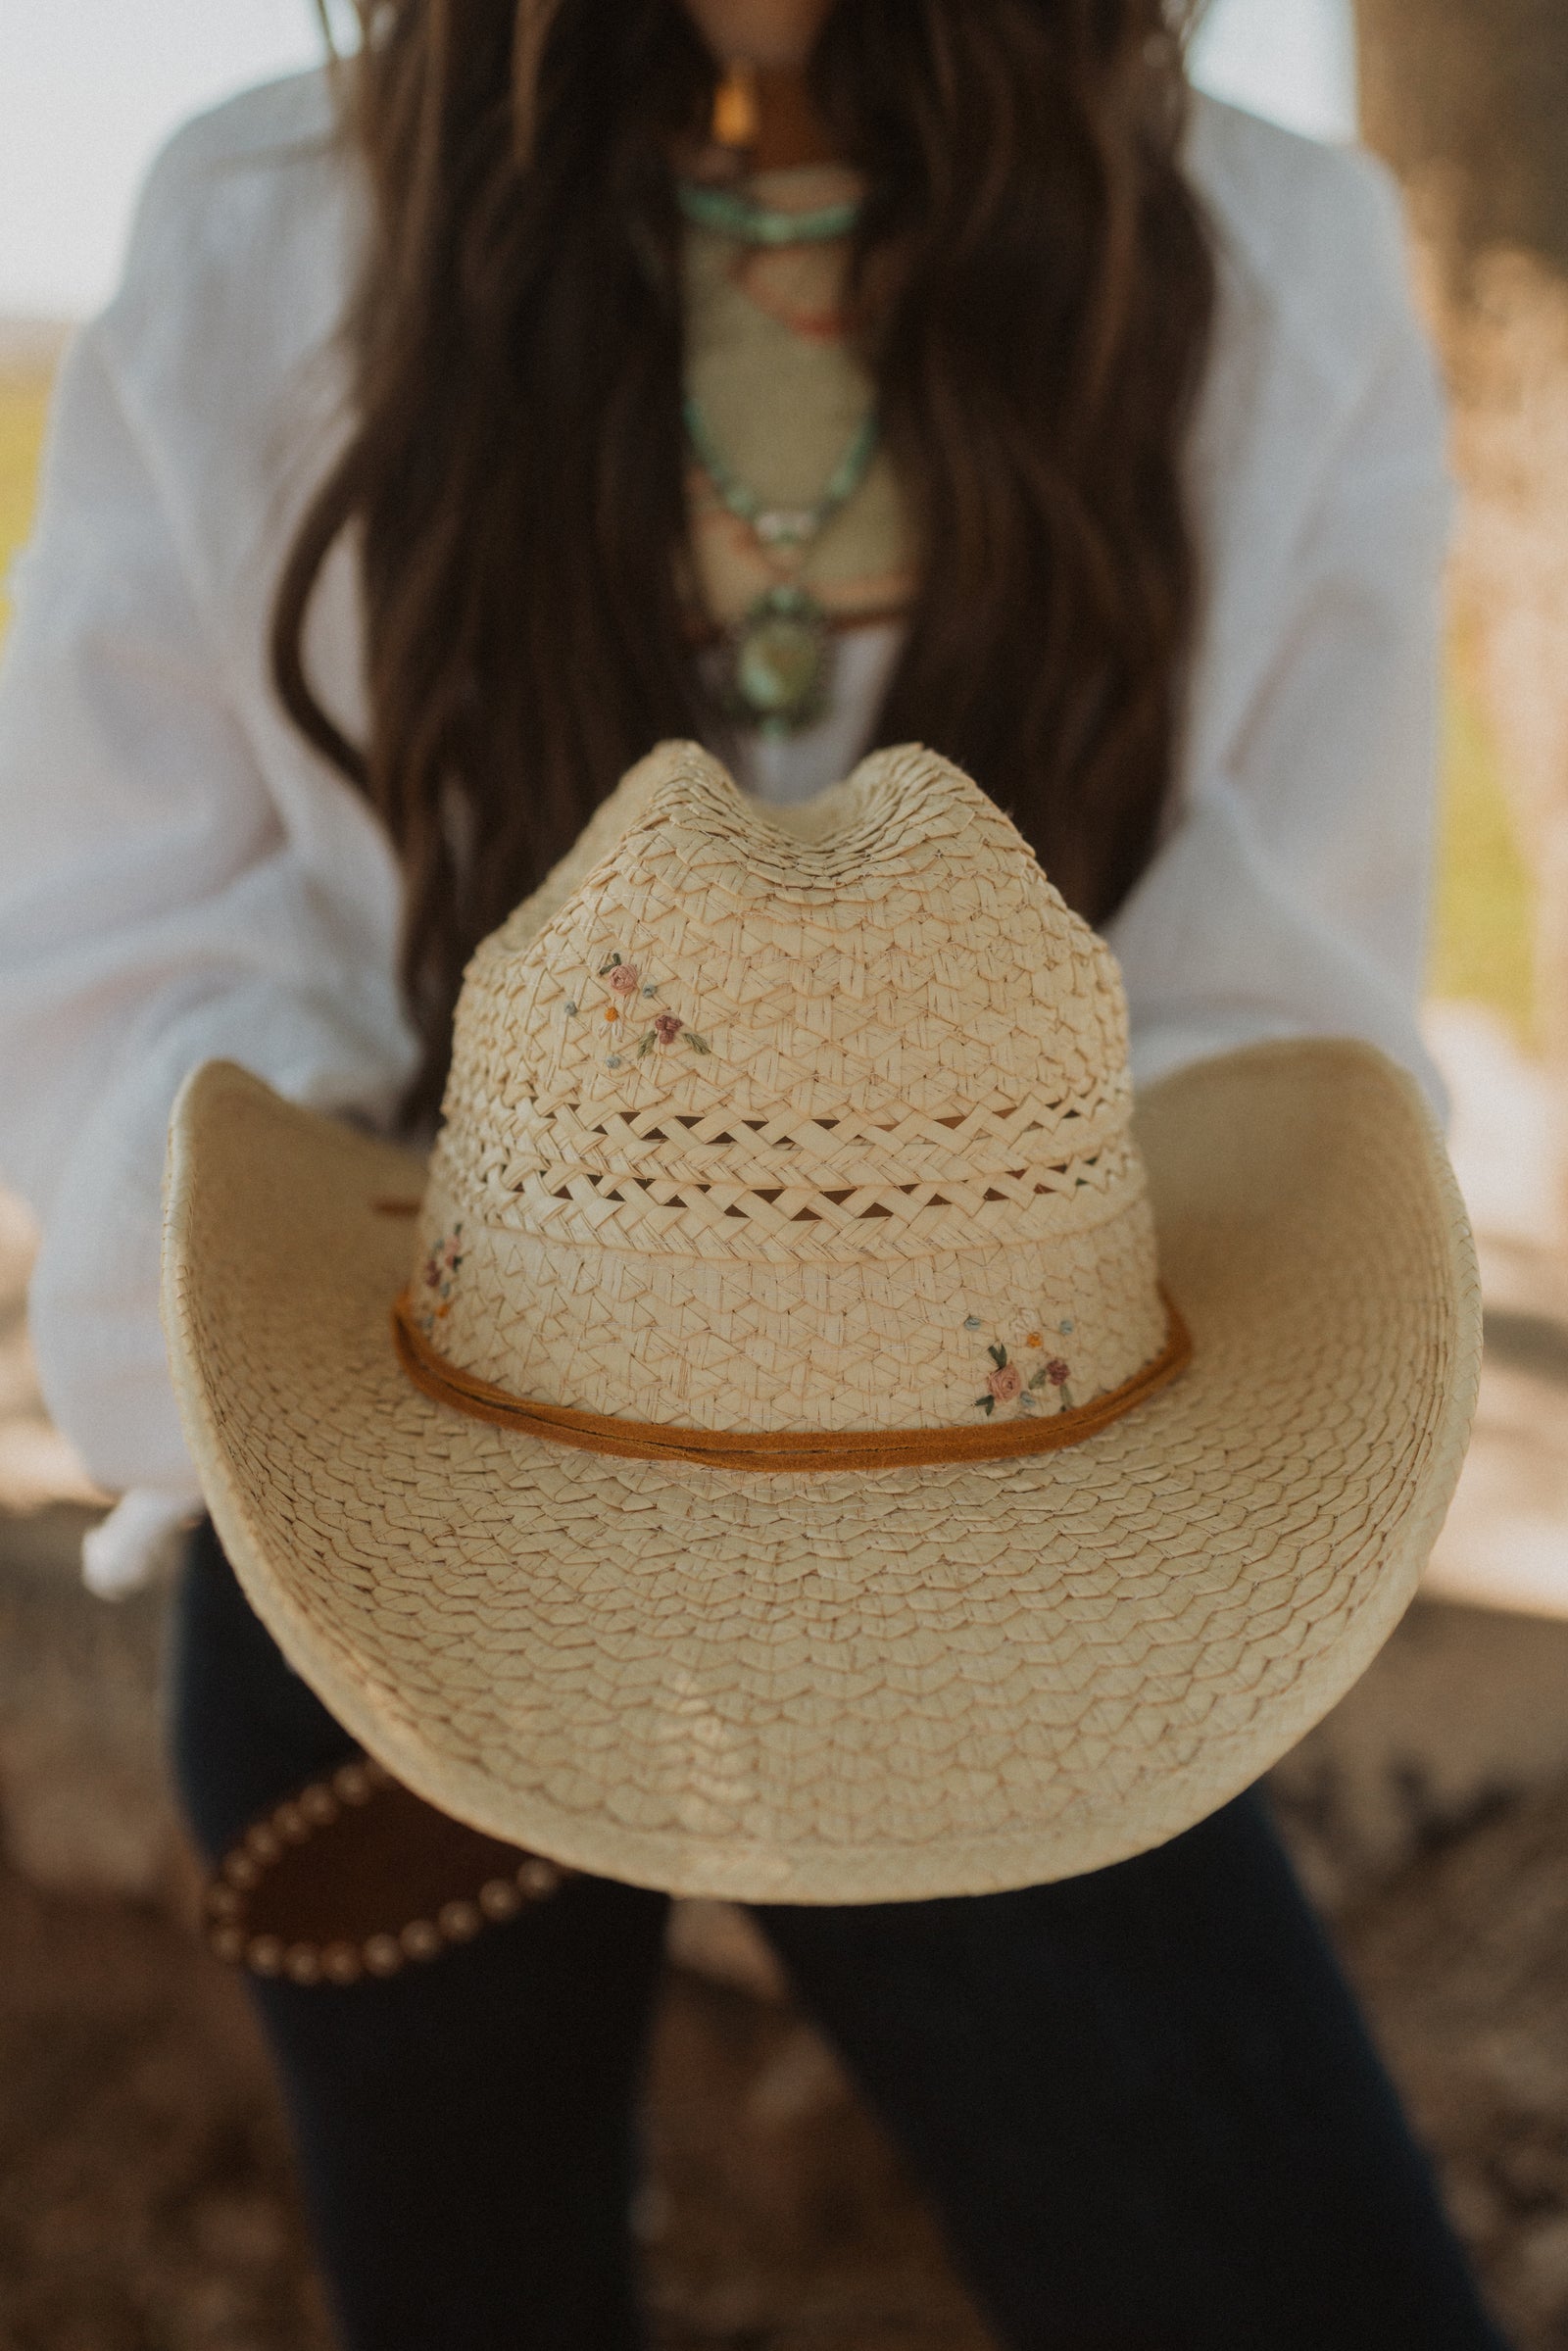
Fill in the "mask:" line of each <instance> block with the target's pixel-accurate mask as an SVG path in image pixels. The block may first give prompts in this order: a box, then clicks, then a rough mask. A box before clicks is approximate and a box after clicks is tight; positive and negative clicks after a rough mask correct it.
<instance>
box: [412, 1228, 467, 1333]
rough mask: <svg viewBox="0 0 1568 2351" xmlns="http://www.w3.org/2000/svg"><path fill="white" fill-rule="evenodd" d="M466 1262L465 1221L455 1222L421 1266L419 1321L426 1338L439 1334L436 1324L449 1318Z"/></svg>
mask: <svg viewBox="0 0 1568 2351" xmlns="http://www.w3.org/2000/svg"><path fill="white" fill-rule="evenodd" d="M462 1263H463V1225H462V1223H461V1221H460V1222H459V1223H457V1224H455V1225H454V1226H453V1228H452V1230H451V1232H450V1233H443V1234H442V1236H441V1238H440V1240H439V1241H438V1242H437V1243H436V1244H435V1247H434V1248H433V1249H431V1250H430V1252H429V1254H428V1256H427V1257H426V1258H425V1260H424V1263H423V1265H422V1266H421V1267H420V1268H419V1303H418V1308H417V1312H416V1314H415V1317H414V1319H415V1321H416V1322H417V1324H418V1326H419V1328H420V1330H421V1331H422V1332H423V1333H424V1335H425V1337H426V1339H432V1338H434V1336H435V1326H436V1324H437V1323H438V1322H445V1320H446V1318H447V1316H448V1315H449V1314H450V1313H451V1311H452V1294H453V1292H454V1291H455V1290H456V1288H457V1286H458V1268H459V1267H460V1266H461V1265H462Z"/></svg>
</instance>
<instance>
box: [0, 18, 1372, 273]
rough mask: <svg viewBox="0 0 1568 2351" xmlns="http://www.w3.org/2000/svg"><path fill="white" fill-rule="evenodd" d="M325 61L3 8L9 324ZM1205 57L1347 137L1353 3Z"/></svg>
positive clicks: (301, 48)
mask: <svg viewBox="0 0 1568 2351" xmlns="http://www.w3.org/2000/svg"><path fill="white" fill-rule="evenodd" d="M319 50H320V33H319V21H318V19H317V16H316V11H315V7H314V0H0V314H3V313H11V314H13V315H15V314H19V313H21V314H26V315H34V316H42V317H46V318H56V317H60V318H77V317H81V316H83V315H84V314H86V313H87V312H90V311H92V310H94V309H96V308H97V306H98V305H99V304H100V303H101V302H103V301H104V300H105V299H106V297H107V295H108V293H109V291H110V288H111V287H112V285H113V283H114V279H115V273H116V270H117V269H118V267H119V261H120V255H121V251H122V248H123V241H124V233H125V224H126V220H127V217H128V214H129V210H130V206H131V202H132V198H133V194H134V190H135V186H136V183H137V181H138V180H139V178H140V177H141V174H142V172H143V171H144V170H145V168H146V165H147V162H148V160H149V158H150V157H151V156H152V154H153V153H154V151H155V150H156V148H157V146H158V144H159V142H160V141H161V140H162V139H163V138H164V137H166V136H167V134H168V132H169V131H170V129H171V128H172V126H173V124H174V123H176V122H179V121H180V119H181V118H182V117H183V116H185V115H188V114H191V113H193V112H194V111H195V110H196V109H197V108H198V107H202V106H208V105H211V104H212V103H213V102H214V101H215V100H216V99H219V98H221V97H223V96H224V95H225V94H226V93H227V92H229V91H231V90H235V89H239V88H242V87H243V86H244V85H245V83H247V82H251V81H259V80H262V79H263V78H265V77H266V76H268V75H270V74H275V73H290V72H292V71H294V70H295V69H297V68H299V67H301V66H305V65H309V64H311V63H312V62H314V60H315V59H316V58H317V56H318V55H319ZM1199 54H1200V72H1201V75H1202V77H1203V78H1204V79H1205V80H1206V81H1207V82H1208V84H1209V85H1210V86H1211V87H1212V88H1214V89H1216V90H1218V91H1219V92H1220V93H1221V94H1222V95H1224V96H1227V97H1235V98H1238V99H1240V101H1241V102H1242V103H1243V104H1244V105H1251V106H1253V107H1255V108H1256V109H1257V110H1258V111H1259V112H1262V113H1265V114H1272V115H1274V116H1276V117H1277V118H1278V120H1279V121H1281V122H1289V123H1291V124H1292V125H1293V126H1295V127H1296V128H1299V129H1301V130H1305V131H1308V132H1311V133H1313V134H1314V135H1317V136H1321V137H1328V138H1335V137H1344V136H1347V135H1348V133H1349V131H1350V128H1351V126H1352V124H1353V122H1354V108H1355V101H1354V70H1353V66H1352V62H1351V41H1350V26H1349V14H1348V4H1347V0H1215V5H1214V7H1213V8H1212V10H1211V12H1210V15H1209V19H1208V22H1207V24H1206V25H1205V27H1204V30H1203V32H1202V34H1201V37H1200V52H1199Z"/></svg>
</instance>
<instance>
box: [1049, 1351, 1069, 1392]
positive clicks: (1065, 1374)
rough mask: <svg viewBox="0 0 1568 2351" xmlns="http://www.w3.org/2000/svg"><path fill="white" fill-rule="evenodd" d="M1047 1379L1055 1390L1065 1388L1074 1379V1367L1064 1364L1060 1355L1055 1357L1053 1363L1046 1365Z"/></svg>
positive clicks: (1052, 1359)
mask: <svg viewBox="0 0 1568 2351" xmlns="http://www.w3.org/2000/svg"><path fill="white" fill-rule="evenodd" d="M1046 1378H1047V1379H1048V1380H1049V1381H1050V1382H1051V1385H1052V1387H1053V1388H1065V1387H1066V1385H1067V1382H1068V1381H1069V1380H1070V1379H1071V1378H1072V1367H1071V1366H1070V1364H1066V1363H1063V1361H1062V1359H1061V1357H1060V1356H1059V1355H1053V1356H1052V1358H1051V1361H1050V1362H1049V1363H1048V1364H1047V1365H1046Z"/></svg>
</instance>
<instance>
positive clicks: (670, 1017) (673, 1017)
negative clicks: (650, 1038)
mask: <svg viewBox="0 0 1568 2351" xmlns="http://www.w3.org/2000/svg"><path fill="white" fill-rule="evenodd" d="M685 1026H686V1023H685V1021H684V1020H682V1018H681V1016H680V1014H679V1013H678V1012H656V1013H655V1014H654V1035H655V1036H656V1037H657V1038H658V1039H659V1042H660V1044H661V1045H673V1044H674V1042H675V1040H676V1038H677V1037H678V1036H679V1035H680V1033H681V1030H682V1029H683V1028H684V1027H685Z"/></svg>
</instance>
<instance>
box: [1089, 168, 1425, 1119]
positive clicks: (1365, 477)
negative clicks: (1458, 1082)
mask: <svg viewBox="0 0 1568 2351" xmlns="http://www.w3.org/2000/svg"><path fill="white" fill-rule="evenodd" d="M1335 162H1336V165H1337V166H1338V167H1339V168H1340V169H1341V170H1342V171H1348V189H1349V204H1348V208H1347V209H1348V213H1349V218H1348V220H1342V221H1340V222H1339V223H1338V225H1339V227H1340V230H1341V236H1340V237H1339V238H1338V239H1336V241H1335V244H1334V248H1333V250H1332V251H1331V252H1330V253H1329V254H1328V255H1327V257H1326V260H1325V268H1326V269H1332V270H1335V271H1338V272H1339V273H1340V275H1341V277H1342V278H1343V279H1345V280H1346V281H1348V283H1349V284H1350V285H1351V287H1352V289H1353V292H1354V296H1355V331H1354V332H1353V333H1352V332H1345V331H1343V329H1342V332H1341V334H1340V337H1339V341H1338V346H1337V347H1336V348H1332V349H1328V350H1325V349H1324V347H1323V346H1324V343H1325V341H1327V342H1328V343H1330V344H1333V343H1334V341H1335V334H1334V328H1333V324H1332V321H1331V322H1329V324H1327V325H1326V326H1325V328H1324V329H1323V332H1322V334H1321V335H1319V336H1318V337H1317V338H1315V340H1316V344H1317V348H1316V349H1315V350H1314V349H1313V348H1312V340H1313V338H1309V337H1307V336H1306V335H1304V334H1303V335H1302V336H1301V337H1300V346H1301V351H1300V357H1299V365H1298V364H1297V363H1296V362H1293V361H1291V360H1289V359H1281V360H1280V361H1279V362H1278V363H1277V368H1278V372H1279V373H1280V375H1281V376H1283V377H1288V378H1293V380H1285V381H1280V382H1276V383H1274V384H1273V385H1271V386H1268V387H1267V388H1266V390H1265V391H1264V392H1263V393H1255V392H1254V394H1253V395H1252V396H1253V398H1254V399H1255V400H1256V402H1257V405H1258V406H1259V407H1260V408H1261V409H1262V411H1263V413H1264V416H1265V426H1266V428H1265V429H1261V430H1259V431H1258V432H1257V433H1256V434H1255V436H1252V446H1251V448H1250V449H1247V448H1245V447H1238V449H1237V450H1236V451H1235V453H1234V455H1235V465H1236V471H1235V473H1234V474H1227V472H1226V468H1225V452H1224V450H1223V448H1222V447H1221V448H1220V450H1219V451H1218V453H1217V456H1218V464H1217V471H1218V474H1219V478H1218V479H1217V481H1216V482H1215V484H1214V487H1213V491H1212V496H1213V499H1214V503H1215V507H1216V509H1217V511H1218V513H1219V514H1220V521H1221V527H1222V529H1228V531H1229V533H1230V540H1229V547H1228V551H1227V553H1226V555H1225V558H1224V563H1225V569H1226V578H1225V580H1224V582H1223V583H1222V588H1221V590H1220V591H1219V592H1217V594H1216V612H1215V616H1214V622H1213V631H1214V633H1213V641H1212V642H1210V644H1209V645H1208V646H1207V647H1206V648H1205V649H1204V653H1203V655H1202V657H1201V662H1200V667H1199V672H1198V678H1197V693H1196V695H1195V709H1194V712H1193V719H1192V727H1191V740H1190V747H1189V766H1188V772H1187V775H1186V777H1185V781H1184V788H1183V790H1182V793H1181V795H1180V798H1179V800H1178V804H1177V810H1176V815H1175V820H1174V822H1173V824H1172V826H1171V829H1170V831H1169V833H1168V835H1167V837H1166V839H1165V841H1164V843H1163V845H1162V847H1161V849H1160V851H1159V852H1158V854H1157V855H1156V857H1155V858H1154V860H1153V862H1152V865H1151V866H1150V868H1149V869H1148V871H1147V872H1146V873H1145V875H1144V877H1143V879H1142V881H1141V882H1140V883H1139V885H1138V887H1137V888H1136V889H1135V891H1134V892H1133V894H1132V896H1131V898H1130V899H1129V900H1128V901H1127V903H1126V904H1125V906H1123V907H1122V909H1121V910H1120V912H1119V914H1118V915H1117V917H1116V919H1115V921H1114V922H1113V923H1112V925H1111V926H1110V928H1109V933H1108V935H1109V937H1110V940H1111V943H1112V945H1113V946H1114V948H1115V949H1116V951H1117V954H1118V955H1119V957H1120V960H1121V963H1122V967H1123V971H1124V975H1125V977H1126V981H1127V988H1128V997H1129V1003H1130V1006H1131V1011H1132V1024H1133V1067H1134V1074H1135V1077H1136V1078H1137V1079H1138V1081H1139V1082H1140V1083H1147V1082H1148V1081H1150V1080H1152V1079H1153V1078H1156V1077H1159V1076H1162V1075H1164V1074H1165V1073H1166V1072H1167V1071H1168V1070H1171V1069H1173V1068H1176V1067H1178V1066H1180V1065H1181V1064H1182V1063H1185V1062H1189V1061H1194V1060H1198V1059H1201V1058H1203V1057H1205V1056H1206V1055H1208V1054H1211V1053H1221V1052H1224V1051H1226V1050H1228V1049H1229V1048H1231V1047H1233V1046H1237V1045H1241V1044H1246V1043H1249V1042H1250V1041H1251V1040H1253V1039H1257V1038H1269V1037H1285V1036H1294V1035H1305V1034H1319V1035H1336V1036H1353V1037H1359V1038H1364V1039H1366V1040H1367V1041H1369V1042H1370V1043H1372V1044H1374V1045H1377V1046H1380V1047H1382V1049H1383V1050H1384V1051H1385V1052H1386V1053H1390V1054H1391V1055H1392V1056H1393V1057H1394V1058H1395V1059H1396V1060H1397V1061H1399V1062H1401V1063H1402V1064H1403V1065H1404V1066H1405V1067H1406V1068H1408V1069H1410V1070H1411V1071H1412V1072H1413V1073H1414V1074H1415V1075H1416V1076H1417V1078H1418V1079H1419V1080H1420V1081H1421V1082H1422V1084H1423V1085H1424V1086H1425V1087H1426V1088H1427V1090H1428V1092H1429V1093H1430V1094H1431V1096H1432V1098H1433V1100H1434V1101H1435V1102H1441V1099H1442V1085H1441V1081H1440V1079H1439V1078H1438V1076H1437V1073H1436V1070H1435V1068H1434V1067H1433V1065H1432V1062H1431V1060H1430V1058H1429V1056H1428V1055H1427V1053H1426V1051H1425V1049H1424V1047H1423V1045H1422V1042H1421V1037H1420V1032H1419V1029H1418V1026H1417V1008H1418V1003H1419V998H1420V993H1421V985H1422V978H1423V969H1424V960H1425V947H1426V931H1427V907H1428V902H1429V898H1430V892H1431V879H1432V864H1433V855H1434V830H1435V804H1436V776H1437V740H1438V726H1437V713H1438V663H1439V646H1440V606H1441V594H1440V589H1441V576H1442V569H1443V562H1444V555H1445V549H1446V537H1447V529H1448V516H1449V507H1450V494H1449V487H1448V481H1447V474H1446V462H1445V419H1444V414H1443V405H1442V400H1441V396H1440V393H1439V390H1438V386H1437V381H1436V375H1435V371H1434V367H1433V363H1432V358H1431V354H1430V352H1429V350H1428V347H1427V344H1426V341H1425V338H1424V335H1423V333H1422V331H1421V329H1420V327H1419V325H1418V323H1417V321H1416V318H1415V317H1414V314H1413V309H1412V304H1411V299H1410V295H1409V291H1408V287H1407V282H1406V269H1405V262H1404V255H1403V246H1402V233H1401V228H1400V223H1399V218H1398V213H1397V203H1396V200H1395V197H1394V194H1393V191H1392V187H1391V186H1390V184H1389V183H1388V181H1387V180H1386V178H1385V176H1384V175H1383V174H1382V173H1381V171H1377V170H1376V169H1375V168H1374V167H1371V166H1368V165H1367V164H1366V163H1365V162H1364V159H1351V158H1337V159H1335ZM1341 194H1342V202H1343V196H1344V190H1343V187H1342V191H1341ZM1314 410H1316V411H1317V412H1319V416H1321V413H1322V412H1323V411H1328V412H1329V414H1330V422H1329V425H1328V428H1327V430H1326V431H1322V430H1320V429H1319V421H1318V417H1315V416H1313V413H1312V412H1313V411H1314ZM1217 421H1218V423H1219V424H1220V426H1221V427H1223V423H1224V418H1223V417H1221V418H1219V419H1217ZM1223 437H1224V436H1223V430H1222V429H1221V431H1220V432H1219V433H1218V434H1217V435H1216V438H1217V439H1218V440H1219V441H1220V442H1221V443H1222V442H1223ZM1248 438H1249V436H1248V435H1247V434H1246V433H1239V434H1238V442H1239V443H1244V444H1245V443H1246V441H1247V440H1248ZM1282 514H1283V515H1284V516H1286V517H1287V518H1288V521H1287V524H1286V527H1285V528H1284V530H1283V533H1282V535H1281V538H1280V543H1279V545H1278V546H1277V547H1271V543H1270V531H1271V528H1272V527H1274V525H1275V523H1276V520H1277V517H1279V516H1280V515H1282Z"/></svg>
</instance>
